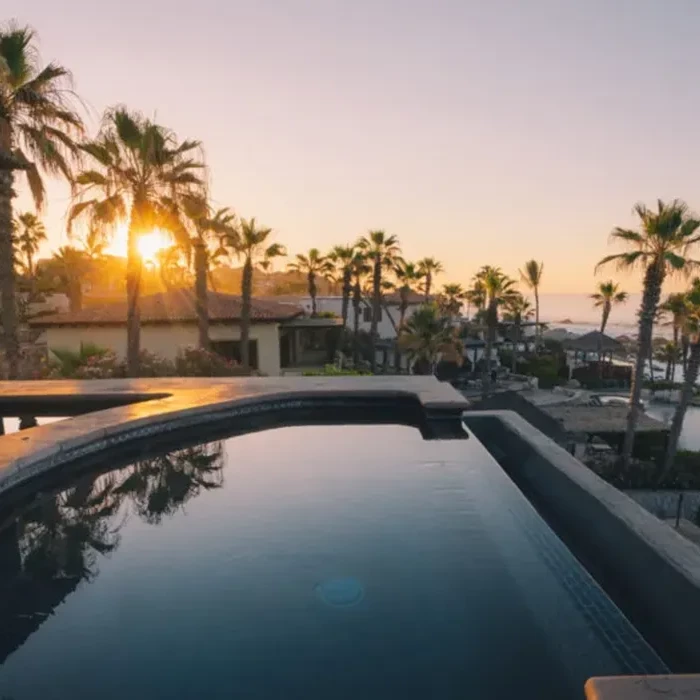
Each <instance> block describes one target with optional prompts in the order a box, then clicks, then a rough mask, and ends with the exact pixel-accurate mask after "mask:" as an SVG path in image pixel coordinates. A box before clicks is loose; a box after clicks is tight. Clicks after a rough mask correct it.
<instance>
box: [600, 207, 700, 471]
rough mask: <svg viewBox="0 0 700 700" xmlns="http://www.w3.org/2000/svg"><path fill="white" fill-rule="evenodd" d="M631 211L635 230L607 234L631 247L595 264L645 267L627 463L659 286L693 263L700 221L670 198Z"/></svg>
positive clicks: (625, 454)
mask: <svg viewBox="0 0 700 700" xmlns="http://www.w3.org/2000/svg"><path fill="white" fill-rule="evenodd" d="M634 211H635V212H636V214H637V216H639V220H640V227H639V230H637V231H632V230H629V229H623V228H619V227H618V228H615V229H614V230H613V231H612V233H611V238H612V240H614V241H620V242H622V243H623V244H625V245H627V246H628V247H629V248H630V250H627V251H625V252H624V253H617V254H614V255H608V256H606V257H604V258H603V259H602V260H601V261H600V262H599V263H598V265H597V267H600V266H602V265H607V264H608V263H615V264H616V265H617V267H618V268H620V269H631V268H635V267H642V268H643V269H644V292H643V294H642V303H641V306H640V309H639V340H638V347H637V358H636V362H635V367H634V373H633V375H632V389H631V393H630V409H629V413H628V415H627V431H626V433H625V441H624V444H623V448H622V459H623V464H624V466H625V467H628V466H629V464H630V460H631V459H632V449H633V447H634V434H635V429H636V427H637V420H638V417H639V397H640V395H641V392H642V380H643V378H644V362H645V361H646V359H647V358H648V356H649V353H650V351H651V336H652V332H653V328H654V319H655V316H656V313H657V310H658V306H659V300H660V298H661V288H662V285H663V283H664V280H665V279H666V276H667V275H669V274H673V273H678V272H688V271H689V270H691V269H692V268H693V267H695V266H696V264H697V263H696V262H695V261H694V260H692V259H690V258H688V257H687V255H688V250H689V248H690V247H691V246H693V245H694V244H695V243H697V242H698V240H700V237H698V236H697V235H696V232H697V229H698V227H700V221H698V220H697V219H695V218H693V217H692V216H690V214H689V211H688V206H687V205H686V204H685V203H684V202H681V201H680V200H678V199H674V200H673V201H672V202H669V203H665V202H663V201H661V200H658V203H657V209H656V211H653V210H651V209H648V208H647V207H646V205H644V204H641V203H640V204H637V205H636V206H635V208H634Z"/></svg>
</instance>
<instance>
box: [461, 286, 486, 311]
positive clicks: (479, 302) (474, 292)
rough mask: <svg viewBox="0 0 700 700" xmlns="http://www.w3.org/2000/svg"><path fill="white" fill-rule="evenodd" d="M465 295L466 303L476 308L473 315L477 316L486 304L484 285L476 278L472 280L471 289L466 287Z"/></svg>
mask: <svg viewBox="0 0 700 700" xmlns="http://www.w3.org/2000/svg"><path fill="white" fill-rule="evenodd" d="M465 296H466V299H467V304H468V305H469V306H474V308H475V309H476V313H475V316H478V315H479V313H480V312H482V311H483V310H484V307H485V306H486V292H485V291H484V285H483V284H482V283H481V281H480V280H479V279H478V278H477V279H475V280H474V282H473V284H472V287H471V289H467V291H466V292H465ZM469 315H470V314H469V308H467V316H469Z"/></svg>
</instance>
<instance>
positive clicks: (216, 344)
mask: <svg viewBox="0 0 700 700" xmlns="http://www.w3.org/2000/svg"><path fill="white" fill-rule="evenodd" d="M248 348H249V351H248V354H249V357H250V367H251V369H258V341H257V340H249V341H248ZM211 349H212V350H213V351H214V352H215V353H217V354H219V355H221V356H222V357H225V358H226V359H227V360H234V361H235V362H240V361H241V341H240V340H215V341H213V342H212V344H211Z"/></svg>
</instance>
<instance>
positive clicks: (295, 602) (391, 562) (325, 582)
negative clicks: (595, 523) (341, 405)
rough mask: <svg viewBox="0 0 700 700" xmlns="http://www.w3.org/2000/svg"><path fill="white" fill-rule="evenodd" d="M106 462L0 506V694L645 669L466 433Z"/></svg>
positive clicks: (209, 694) (352, 683)
mask: <svg viewBox="0 0 700 700" xmlns="http://www.w3.org/2000/svg"><path fill="white" fill-rule="evenodd" d="M109 466H110V467H111V466H112V465H109ZM116 467H117V468H114V469H112V470H111V471H109V470H108V469H107V468H106V465H105V466H101V467H100V468H99V471H97V472H89V473H83V474H81V475H77V476H74V477H72V483H71V484H70V488H66V487H65V486H64V487H63V488H62V489H59V490H58V491H56V492H49V491H46V492H45V493H43V494H40V495H39V497H37V498H35V499H34V500H32V501H31V502H30V503H25V504H24V505H22V506H21V507H19V508H17V509H15V511H14V512H13V514H12V516H11V517H6V518H5V519H4V520H3V522H4V527H3V529H2V531H1V532H0V556H1V557H2V563H1V565H0V570H1V571H2V573H1V574H0V577H1V590H0V629H2V630H3V633H2V646H1V647H0V660H1V661H2V665H1V666H0V696H3V695H4V696H8V697H13V698H71V699H73V700H75V699H76V698H94V697H101V698H124V697H131V698H161V697H162V698H180V697H182V698H190V697H198V698H199V697H201V698H219V697H221V698H230V697H236V698H316V697H318V698H353V699H354V700H356V699H357V698H390V697H396V698H463V697H467V696H470V697H479V698H506V697H508V698H512V697H514V695H515V694H517V695H518V696H521V697H522V696H524V697H532V698H534V697H549V698H562V700H563V698H567V699H569V698H571V697H576V696H580V695H581V692H582V687H583V683H584V682H585V680H586V679H587V678H588V677H590V676H593V675H609V674H619V673H654V672H663V671H665V670H666V669H665V665H664V664H663V662H662V661H661V660H660V659H659V658H658V656H657V655H656V654H655V653H654V651H653V650H652V649H651V648H650V647H649V646H648V645H647V644H646V642H645V641H644V640H643V639H642V638H641V637H640V635H639V634H638V633H637V632H636V630H635V629H634V628H633V627H632V626H631V624H630V623H629V622H628V621H627V620H626V619H625V618H624V617H623V615H622V614H621V613H620V611H619V610H618V609H617V608H616V607H615V606H614V604H613V603H612V602H611V601H610V600H609V599H608V598H607V596H606V595H605V594H604V593H603V591H602V590H601V589H600V588H599V587H598V585H597V584H596V583H595V582H594V581H593V579H592V578H591V577H590V576H589V575H588V574H587V573H586V571H585V570H584V569H583V568H582V567H581V566H580V565H579V564H578V562H577V561H576V560H575V558H574V557H573V555H572V554H571V553H570V552H569V551H568V550H567V549H566V547H565V546H564V545H563V544H562V542H561V541H560V540H559V539H558V538H557V536H556V535H555V534H554V533H553V532H552V531H551V529H550V528H549V527H548V526H547V525H546V524H545V523H544V521H543V520H542V519H541V518H540V517H539V515H538V514H537V513H536V512H535V510H534V509H533V508H532V506H531V505H530V504H529V502H528V501H527V500H526V499H525V498H524V496H523V495H522V494H521V493H520V491H519V490H518V489H517V488H516V487H515V485H514V484H513V483H512V482H511V481H510V479H509V478H508V476H507V475H506V474H505V473H504V472H503V471H502V470H501V468H500V467H499V466H498V465H497V464H496V462H495V461H494V460H493V459H492V458H491V456H490V455H489V454H488V452H487V451H486V450H485V449H484V448H483V446H481V445H480V444H479V442H478V441H477V440H476V439H470V440H466V441H461V440H440V441H425V440H423V439H422V437H421V434H420V432H419V431H418V430H417V429H415V428H410V427H406V426H397V425H382V426H303V427H293V428H278V429H274V430H266V431H262V432H257V433H251V434H247V435H238V436H236V437H234V438H230V439H226V440H222V441H217V442H210V443H207V444H205V445H203V446H200V447H194V448H185V449H182V450H179V451H175V452H170V453H168V454H165V455H162V456H160V457H150V458H148V459H142V460H140V461H136V462H134V463H132V464H130V465H128V466H126V467H119V465H116Z"/></svg>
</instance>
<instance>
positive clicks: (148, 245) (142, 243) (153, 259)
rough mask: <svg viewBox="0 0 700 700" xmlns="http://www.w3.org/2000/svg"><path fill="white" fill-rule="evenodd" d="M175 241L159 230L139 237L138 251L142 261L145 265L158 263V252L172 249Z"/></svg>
mask: <svg viewBox="0 0 700 700" xmlns="http://www.w3.org/2000/svg"><path fill="white" fill-rule="evenodd" d="M172 244H173V239H172V237H171V236H170V234H168V233H166V232H165V231H160V230H158V229H156V230H154V231H151V232H150V233H145V234H144V235H143V236H140V237H139V242H138V249H139V255H141V260H143V262H145V263H154V264H155V263H157V262H158V252H159V251H161V250H163V248H170V246H171V245H172Z"/></svg>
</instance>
